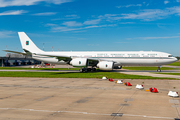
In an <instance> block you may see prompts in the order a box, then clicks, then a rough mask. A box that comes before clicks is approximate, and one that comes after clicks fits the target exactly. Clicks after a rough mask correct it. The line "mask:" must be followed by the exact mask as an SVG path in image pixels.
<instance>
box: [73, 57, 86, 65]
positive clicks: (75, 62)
mask: <svg viewBox="0 0 180 120" xmlns="http://www.w3.org/2000/svg"><path fill="white" fill-rule="evenodd" d="M87 61H88V60H87V58H74V59H72V60H71V61H70V64H71V65H72V66H73V67H87V66H88V62H87Z"/></svg>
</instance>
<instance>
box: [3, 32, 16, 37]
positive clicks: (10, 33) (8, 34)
mask: <svg viewBox="0 0 180 120" xmlns="http://www.w3.org/2000/svg"><path fill="white" fill-rule="evenodd" d="M14 33H15V32H12V31H0V38H8V37H12V34H14Z"/></svg>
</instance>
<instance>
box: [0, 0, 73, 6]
mask: <svg viewBox="0 0 180 120" xmlns="http://www.w3.org/2000/svg"><path fill="white" fill-rule="evenodd" d="M39 2H47V3H53V4H62V3H66V2H72V0H0V7H8V6H30V5H36V4H38V3H39Z"/></svg>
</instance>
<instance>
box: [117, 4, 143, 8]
mask: <svg viewBox="0 0 180 120" xmlns="http://www.w3.org/2000/svg"><path fill="white" fill-rule="evenodd" d="M138 6H142V4H130V5H123V6H116V7H117V8H123V7H126V8H129V7H138Z"/></svg>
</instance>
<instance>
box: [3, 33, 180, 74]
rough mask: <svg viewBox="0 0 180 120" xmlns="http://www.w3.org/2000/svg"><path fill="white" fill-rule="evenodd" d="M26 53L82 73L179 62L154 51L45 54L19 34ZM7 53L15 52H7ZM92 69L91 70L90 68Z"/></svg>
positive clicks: (169, 55)
mask: <svg viewBox="0 0 180 120" xmlns="http://www.w3.org/2000/svg"><path fill="white" fill-rule="evenodd" d="M18 34H19V38H20V41H21V45H22V48H23V50H24V51H25V53H20V54H29V55H32V58H33V59H35V60H38V61H43V62H47V63H54V64H69V65H72V66H74V67H80V68H81V69H80V71H82V72H85V71H87V70H91V71H95V70H96V68H99V69H100V70H113V68H115V69H121V68H122V66H161V65H166V64H170V63H173V62H175V61H177V59H176V58H175V57H173V56H172V55H171V54H168V53H164V52H154V51H131V52H128V51H121V52H120V51H92V52H45V51H42V50H40V49H39V48H38V47H37V46H36V45H35V44H34V43H33V42H32V41H31V39H30V38H29V37H28V36H27V35H26V34H25V33H24V32H18ZM5 51H7V52H15V53H19V52H16V51H10V50H5ZM89 67H90V68H89Z"/></svg>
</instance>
